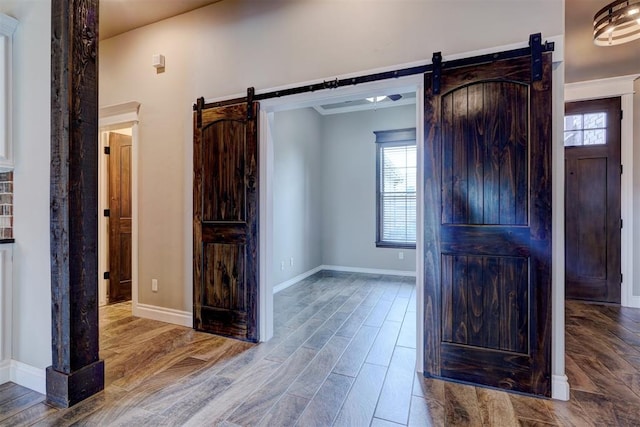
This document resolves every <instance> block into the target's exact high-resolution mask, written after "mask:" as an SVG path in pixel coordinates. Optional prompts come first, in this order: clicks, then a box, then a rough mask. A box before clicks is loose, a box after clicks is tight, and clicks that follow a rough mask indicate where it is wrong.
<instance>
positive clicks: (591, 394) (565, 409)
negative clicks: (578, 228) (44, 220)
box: [0, 272, 640, 427]
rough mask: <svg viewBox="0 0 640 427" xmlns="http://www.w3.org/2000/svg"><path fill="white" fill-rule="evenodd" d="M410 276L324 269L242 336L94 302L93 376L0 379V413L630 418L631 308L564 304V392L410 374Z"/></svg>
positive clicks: (128, 418) (227, 421)
mask: <svg viewBox="0 0 640 427" xmlns="http://www.w3.org/2000/svg"><path fill="white" fill-rule="evenodd" d="M415 317H416V314H415V288H414V286H413V284H412V283H411V282H410V281H409V280H407V279H403V278H398V277H391V276H373V275H357V274H348V273H332V272H323V273H319V274H316V275H314V276H312V277H310V278H308V279H306V280H304V281H303V282H301V283H299V284H297V285H295V286H293V287H291V288H289V289H286V290H285V291H282V292H280V293H279V294H277V295H276V298H275V330H276V335H275V337H274V338H273V340H271V341H269V342H267V343H263V344H259V345H252V344H247V343H243V342H239V341H234V340H230V339H225V338H220V337H216V336H212V335H208V334H204V333H199V332H195V331H193V330H191V329H189V328H184V327H179V326H175V325H170V324H166V323H162V322H156V321H152V320H147V319H140V318H135V317H132V316H131V306H130V305H129V304H118V305H113V306H109V307H105V308H103V309H101V310H100V325H101V329H100V345H101V357H102V358H103V359H104V360H105V362H106V389H105V391H104V392H102V393H99V394H98V395H96V396H93V397H91V398H89V399H87V400H86V401H84V402H82V403H80V404H78V405H76V406H75V407H73V408H70V409H67V410H58V409H55V408H52V407H50V406H48V405H46V404H45V403H44V396H42V395H41V394H38V393H35V392H33V391H30V390H28V389H25V388H23V387H20V386H18V385H15V384H12V383H7V384H3V385H0V425H3V426H4V425H6V426H8V425H34V424H35V425H41V426H48V425H56V426H58V425H60V426H62V425H87V426H102V425H109V426H111V425H114V426H116V425H128V426H141V425H151V426H165V425H166V426H174V425H176V426H177V425H188V426H205V425H220V426H234V425H259V426H263V425H270V426H274V427H277V426H288V425H299V426H331V425H335V426H355V427H357V426H376V427H382V426H397V425H411V426H413V425H415V426H428V425H435V426H439V425H463V426H517V425H526V426H533V425H539V426H545V425H574V426H590V425H593V426H604V425H607V426H613V425H640V310H634V309H621V308H619V307H612V306H603V305H591V304H584V303H578V302H568V303H567V335H566V337H567V338H566V339H567V373H568V376H569V379H570V383H571V385H572V396H571V397H572V399H571V401H570V402H558V401H552V400H543V399H535V398H529V397H523V396H520V395H515V394H509V393H505V392H501V391H496V390H488V389H483V388H476V387H472V386H466V385H460V384H454V383H448V382H443V381H438V380H429V379H424V378H422V377H421V376H420V375H419V374H416V373H415V372H414V366H415V349H414V347H415V340H414V336H415V321H416V318H415Z"/></svg>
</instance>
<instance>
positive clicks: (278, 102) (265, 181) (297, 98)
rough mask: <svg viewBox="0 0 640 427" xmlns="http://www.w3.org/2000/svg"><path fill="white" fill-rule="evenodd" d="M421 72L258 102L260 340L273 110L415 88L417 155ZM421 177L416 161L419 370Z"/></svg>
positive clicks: (268, 305) (267, 296)
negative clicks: (259, 107)
mask: <svg viewBox="0 0 640 427" xmlns="http://www.w3.org/2000/svg"><path fill="white" fill-rule="evenodd" d="M423 79H424V77H423V75H422V74H418V75H414V76H407V77H402V78H398V79H393V80H382V81H377V82H372V83H366V84H360V85H358V86H350V87H342V88H337V89H332V90H331V91H329V92H328V91H321V92H309V93H303V94H298V95H292V96H288V97H284V98H273V99H268V100H264V101H260V106H261V109H260V116H259V118H258V129H259V141H260V152H259V170H260V208H259V212H260V218H259V221H260V222H259V229H260V238H259V240H260V242H259V248H260V251H259V252H260V260H259V263H260V272H259V283H260V285H259V288H260V300H259V304H260V306H259V313H260V316H259V328H260V340H261V341H267V340H269V339H270V338H271V337H272V336H273V287H274V283H273V281H272V277H273V274H272V269H273V253H272V251H271V250H270V248H272V247H273V239H274V232H273V224H274V219H273V168H274V152H273V147H274V141H273V137H272V128H273V118H274V113H275V112H278V111H286V110H291V109H298V108H305V107H311V106H312V105H317V104H318V103H319V102H323V101H325V100H330V101H331V102H334V103H335V102H340V101H342V100H346V99H353V98H354V97H359V98H364V97H367V96H372V95H380V94H393V93H399V92H416V123H417V125H416V145H417V156H418V159H420V158H422V156H423V147H424V136H423V134H424V126H422V125H420V123H421V120H422V116H423V113H422V110H423V105H424V104H423V99H424V90H423ZM422 177H423V165H422V163H421V162H418V168H417V180H418V185H417V188H416V192H417V201H416V203H417V216H416V221H417V224H416V226H417V230H416V237H417V239H416V301H417V307H416V319H417V320H416V335H417V336H416V353H417V354H416V369H417V370H418V371H422V352H423V346H422V342H423V335H424V334H423V328H422V321H421V320H422V317H423V312H422V304H421V301H422V299H423V282H424V281H423V276H422V268H421V265H422V262H420V260H421V259H422V253H423V247H424V245H423V221H422V203H423V202H422V197H423V188H422V181H423V180H422Z"/></svg>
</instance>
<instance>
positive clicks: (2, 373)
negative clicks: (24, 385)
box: [0, 360, 11, 384]
mask: <svg viewBox="0 0 640 427" xmlns="http://www.w3.org/2000/svg"><path fill="white" fill-rule="evenodd" d="M9 381H11V361H10V360H3V361H2V362H0V384H4V383H8V382H9Z"/></svg>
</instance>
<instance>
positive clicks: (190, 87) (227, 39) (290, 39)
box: [100, 0, 564, 311]
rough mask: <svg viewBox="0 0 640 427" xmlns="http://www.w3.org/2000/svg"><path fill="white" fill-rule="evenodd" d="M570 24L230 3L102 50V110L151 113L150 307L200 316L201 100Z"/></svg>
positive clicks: (470, 12) (144, 116)
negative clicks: (197, 118)
mask: <svg viewBox="0 0 640 427" xmlns="http://www.w3.org/2000/svg"><path fill="white" fill-rule="evenodd" d="M507 17H508V19H506V18H507ZM562 17H563V2H562V0H545V1H539V0H518V1H513V0H512V1H506V0H491V1H483V2H479V1H473V0H447V1H444V0H433V1H412V2H397V1H379V2H376V3H375V7H373V6H372V4H371V3H370V2H361V1H351V0H345V1H341V2H326V1H319V0H313V1H306V2H292V1H269V2H256V1H250V0H235V1H229V0H225V1H222V2H219V3H215V4H213V5H210V6H207V7H204V8H201V9H198V10H196V11H193V12H190V13H187V14H184V15H181V16H178V17H175V18H171V19H169V20H166V21H162V22H159V23H157V24H153V25H149V26H147V27H143V28H140V29H138V30H134V31H131V32H128V33H125V34H122V35H120V36H117V37H114V38H111V39H108V40H105V41H102V42H101V43H100V105H101V106H105V105H112V104H118V103H122V102H125V101H129V100H136V101H139V102H141V104H142V106H141V108H140V159H141V165H140V190H139V191H140V192H139V196H140V257H139V262H140V273H139V274H140V276H139V278H140V282H139V286H140V294H139V300H140V302H142V303H146V304H152V305H159V306H164V307H168V308H173V309H178V310H186V311H190V310H191V305H192V289H191V288H192V272H191V270H192V237H191V235H192V225H191V218H192V198H191V187H192V160H191V159H192V126H193V124H192V114H191V109H190V107H191V105H192V104H193V102H195V100H196V99H197V98H198V97H200V96H205V97H206V98H208V99H211V98H216V97H222V96H225V95H229V94H238V93H243V92H245V91H246V88H247V87H249V86H254V87H255V88H256V89H257V90H258V91H260V90H264V89H267V88H272V87H276V86H279V85H284V84H291V83H297V82H304V81H309V80H318V79H320V80H322V79H325V78H331V77H335V76H336V75H340V74H346V73H351V72H361V71H364V70H369V69H372V68H375V67H389V66H393V65H397V64H402V63H407V62H412V61H425V62H428V61H429V60H430V58H431V54H432V52H433V51H442V52H443V54H444V55H445V59H446V56H447V55H449V54H455V53H460V52H466V51H472V50H475V49H483V48H489V47H492V46H499V45H504V44H508V43H515V42H521V41H523V40H527V39H528V36H529V34H530V33H534V32H542V33H543V34H544V35H549V36H550V35H557V34H562V33H563V28H564V24H563V18H562ZM390 23H391V24H390ZM481 25H482V27H481ZM154 53H162V54H164V55H165V56H166V70H165V73H163V74H156V73H155V69H154V68H153V67H152V66H151V56H152V55H153V54H154ZM153 277H156V278H158V279H159V281H160V291H159V292H158V293H151V291H150V281H151V278H153Z"/></svg>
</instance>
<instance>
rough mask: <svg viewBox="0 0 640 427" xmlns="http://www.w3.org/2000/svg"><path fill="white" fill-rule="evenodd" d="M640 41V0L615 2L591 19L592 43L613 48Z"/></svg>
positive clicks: (619, 0)
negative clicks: (632, 41)
mask: <svg viewBox="0 0 640 427" xmlns="http://www.w3.org/2000/svg"><path fill="white" fill-rule="evenodd" d="M636 39H640V0H615V1H612V2H611V3H609V4H608V5H606V6H605V7H603V8H602V9H600V10H599V11H598V13H596V14H595V16H594V17H593V42H594V43H595V44H596V45H598V46H615V45H619V44H622V43H626V42H630V41H631V40H636Z"/></svg>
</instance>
